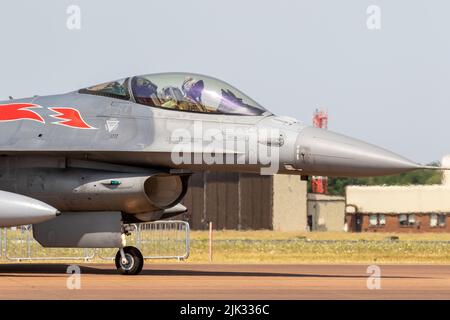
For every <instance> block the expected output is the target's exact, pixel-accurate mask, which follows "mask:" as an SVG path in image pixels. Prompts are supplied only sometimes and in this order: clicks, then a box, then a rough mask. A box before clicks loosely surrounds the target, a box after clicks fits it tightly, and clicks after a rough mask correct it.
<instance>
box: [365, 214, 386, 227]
mask: <svg viewBox="0 0 450 320" xmlns="http://www.w3.org/2000/svg"><path fill="white" fill-rule="evenodd" d="M385 224H386V218H385V216H384V214H371V215H369V225H370V226H371V227H376V226H384V225H385Z"/></svg>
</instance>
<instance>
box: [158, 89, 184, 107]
mask: <svg viewBox="0 0 450 320" xmlns="http://www.w3.org/2000/svg"><path fill="white" fill-rule="evenodd" d="M162 96H163V101H164V103H163V104H162V105H161V107H163V108H167V109H175V110H177V109H180V108H179V106H178V101H180V100H183V95H182V93H181V91H180V89H178V88H175V87H165V88H163V89H162Z"/></svg>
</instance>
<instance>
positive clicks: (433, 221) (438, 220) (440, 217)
mask: <svg viewBox="0 0 450 320" xmlns="http://www.w3.org/2000/svg"><path fill="white" fill-rule="evenodd" d="M430 227H445V214H437V213H432V214H430Z"/></svg>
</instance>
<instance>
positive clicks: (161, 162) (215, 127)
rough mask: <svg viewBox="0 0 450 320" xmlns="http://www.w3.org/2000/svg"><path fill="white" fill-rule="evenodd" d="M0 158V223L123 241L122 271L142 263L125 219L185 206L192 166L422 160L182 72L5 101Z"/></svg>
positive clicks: (108, 242)
mask: <svg viewBox="0 0 450 320" xmlns="http://www.w3.org/2000/svg"><path fill="white" fill-rule="evenodd" d="M0 155H1V157H0V190H1V191H0V204H1V208H2V211H1V213H0V226H3V227H7V226H17V225H28V224H32V225H33V236H34V238H35V239H36V240H37V241H38V242H39V243H40V244H41V245H42V246H43V247H70V248H118V252H117V255H116V260H115V262H116V267H117V270H118V271H119V273H121V274H129V275H131V274H138V273H139V272H140V271H141V270H142V266H143V260H144V259H143V257H142V254H141V253H140V251H139V250H138V249H137V248H135V247H131V246H127V245H126V235H128V234H129V233H130V227H129V225H130V224H132V223H142V222H148V221H155V220H159V219H166V218H169V217H171V216H174V215H177V214H179V213H182V212H185V211H186V208H185V207H184V206H183V205H182V204H181V203H180V202H181V201H182V199H183V197H184V195H185V194H186V191H187V188H188V180H189V177H190V175H191V174H192V173H193V172H196V171H202V170H209V171H214V170H222V171H233V172H253V173H261V174H274V173H278V174H293V175H299V176H301V177H303V178H305V177H307V176H309V175H322V176H375V175H390V174H397V173H402V172H407V171H410V170H415V169H420V168H423V167H422V166H421V165H419V164H416V163H414V162H412V161H410V160H408V159H405V158H403V157H401V156H399V155H397V154H395V153H392V152H390V151H387V150H385V149H382V148H379V147H377V146H374V145H372V144H368V143H365V142H363V141H360V140H356V139H353V138H350V137H347V136H344V135H341V134H338V133H334V132H331V131H325V130H322V129H318V128H314V127H311V126H306V125H304V124H302V123H301V122H299V121H297V120H296V119H293V118H290V117H283V116H277V115H275V114H273V113H272V112H271V111H269V110H267V109H265V108H264V107H262V106H261V105H260V104H258V103H257V102H256V101H254V100H253V99H251V98H250V97H248V96H247V95H245V94H244V93H242V92H241V91H239V90H238V89H236V88H234V87H233V86H231V85H229V84H227V83H225V82H223V81H220V80H217V79H215V78H212V77H208V76H204V75H199V74H186V73H161V74H150V75H141V76H132V77H128V78H125V79H121V80H117V81H111V82H107V83H103V84H99V85H94V86H90V87H87V88H83V89H80V90H77V91H73V92H69V93H65V94H58V95H51V96H35V97H32V98H25V99H12V100H8V101H1V102H0ZM299 178H300V177H299Z"/></svg>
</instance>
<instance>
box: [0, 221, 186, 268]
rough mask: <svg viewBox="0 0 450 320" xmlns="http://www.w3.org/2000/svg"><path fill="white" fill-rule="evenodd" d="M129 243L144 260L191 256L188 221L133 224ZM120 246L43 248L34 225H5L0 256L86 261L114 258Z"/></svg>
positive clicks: (180, 258)
mask: <svg viewBox="0 0 450 320" xmlns="http://www.w3.org/2000/svg"><path fill="white" fill-rule="evenodd" d="M131 230H132V231H131V235H129V236H127V238H126V239H127V246H135V247H137V248H138V249H140V250H141V252H142V255H143V256H144V259H178V260H183V259H187V258H188V257H189V249H190V247H189V240H190V239H189V233H190V229H189V224H188V223H187V222H185V221H155V222H148V223H142V224H136V225H133V228H131ZM116 252H117V249H87V248H43V247H42V246H41V245H40V244H39V243H38V242H37V241H36V240H34V238H33V230H32V226H31V225H29V226H22V227H14V228H2V229H1V231H0V259H1V260H13V261H26V260H84V261H92V260H95V259H102V260H110V259H114V257H115V255H116Z"/></svg>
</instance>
